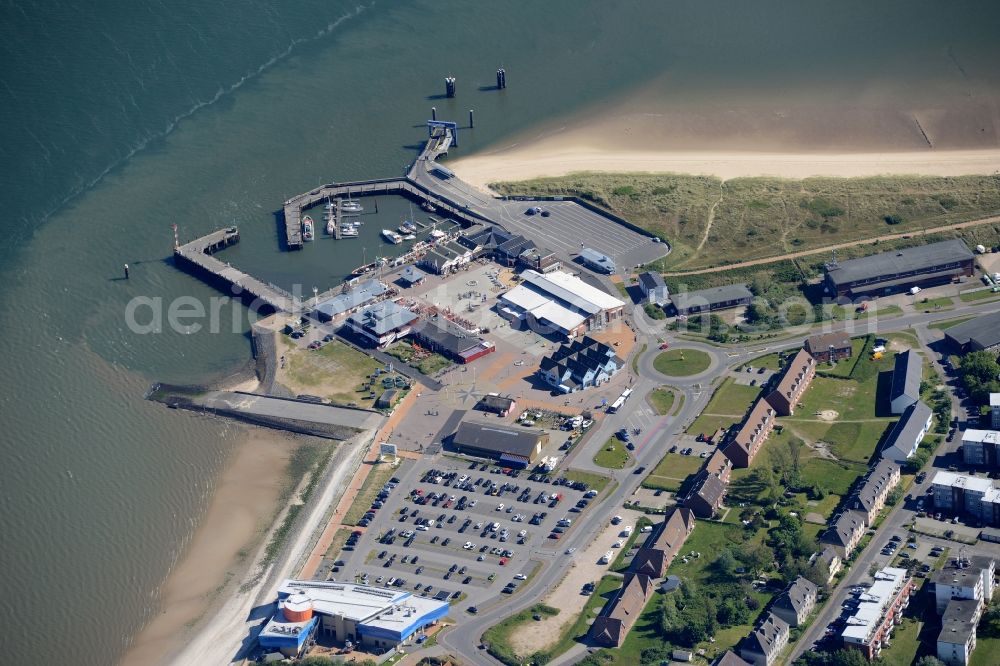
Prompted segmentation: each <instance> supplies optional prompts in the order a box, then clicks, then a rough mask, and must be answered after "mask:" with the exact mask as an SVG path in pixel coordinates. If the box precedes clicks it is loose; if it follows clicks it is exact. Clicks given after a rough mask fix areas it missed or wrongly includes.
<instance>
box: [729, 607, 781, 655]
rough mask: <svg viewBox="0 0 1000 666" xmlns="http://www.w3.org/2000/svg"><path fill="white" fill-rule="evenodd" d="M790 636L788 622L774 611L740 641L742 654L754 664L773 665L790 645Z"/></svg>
mask: <svg viewBox="0 0 1000 666" xmlns="http://www.w3.org/2000/svg"><path fill="white" fill-rule="evenodd" d="M788 637H789V628H788V623H787V622H785V621H784V620H782V619H781V618H780V617H778V616H777V615H775V614H774V613H768V614H766V615H765V616H764V619H763V620H761V622H760V623H759V624H758V625H757V626H756V628H754V630H753V631H752V632H750V634H749V635H748V636H747V637H746V638H744V639H743V641H742V642H740V656H741V657H742V658H743V659H745V660H746V661H748V662H750V663H751V664H753V665H754V666H771V664H773V663H775V662H776V661H777V660H778V657H779V656H780V655H781V651H782V650H784V649H785V646H787V645H788Z"/></svg>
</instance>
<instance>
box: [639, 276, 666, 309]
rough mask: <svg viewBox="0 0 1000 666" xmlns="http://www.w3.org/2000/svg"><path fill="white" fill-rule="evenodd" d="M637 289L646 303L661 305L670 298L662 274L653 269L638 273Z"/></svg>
mask: <svg viewBox="0 0 1000 666" xmlns="http://www.w3.org/2000/svg"><path fill="white" fill-rule="evenodd" d="M639 290H640V291H641V292H642V296H643V298H644V299H645V300H646V302H647V303H651V304H652V305H658V306H660V307H663V306H665V305H666V304H667V302H668V301H669V300H670V290H669V289H667V283H666V282H664V281H663V276H662V275H660V274H659V273H655V272H653V271H646V272H645V273H639Z"/></svg>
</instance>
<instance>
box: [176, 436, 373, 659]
mask: <svg viewBox="0 0 1000 666" xmlns="http://www.w3.org/2000/svg"><path fill="white" fill-rule="evenodd" d="M374 434H375V431H374V430H371V431H366V432H365V433H363V434H362V435H359V436H358V437H356V438H354V439H351V440H349V441H345V442H343V443H342V444H340V445H338V446H337V449H336V450H335V451H334V454H333V456H332V457H331V459H330V463H329V464H328V466H327V469H326V470H324V471H323V472H322V473H323V474H324V475H325V478H324V479H323V480H322V481H321V482H320V484H319V485H318V486H317V490H318V491H319V492H318V493H317V494H315V495H314V496H313V497H312V498H311V499H310V501H309V502H308V504H307V505H306V508H305V510H304V511H303V512H302V514H301V516H300V518H299V521H300V522H299V525H298V526H297V527H296V529H294V530H293V531H292V533H291V534H289V535H288V537H287V539H288V541H287V543H286V544H285V546H284V548H282V550H281V552H280V553H279V554H278V556H277V557H276V558H275V561H274V562H273V563H272V564H270V565H269V566H267V567H266V568H264V570H263V571H261V567H262V562H263V558H264V553H265V550H266V547H267V544H268V543H270V541H271V539H272V538H273V537H274V533H275V531H276V530H277V529H278V528H279V527H280V526H281V524H282V523H283V521H284V515H285V513H286V512H287V507H286V508H285V510H284V511H283V512H282V515H280V516H278V519H277V520H275V522H274V525H273V526H272V527H271V529H270V531H269V533H268V534H267V536H266V537H265V539H264V541H263V543H262V545H261V547H260V549H259V550H258V552H257V554H256V556H255V558H254V563H253V565H252V566H251V568H250V570H249V572H248V573H247V574H246V580H245V581H243V583H242V584H241V585H240V586H239V587H238V588H237V591H236V592H235V593H234V594H233V595H232V597H230V598H229V599H227V600H225V601H224V602H223V603H222V605H221V607H220V608H218V609H217V610H216V611H215V613H214V614H213V615H211V617H209V618H207V619H206V620H205V622H204V624H203V625H202V626H201V628H200V629H197V630H196V633H195V634H194V635H193V636H192V637H191V639H190V640H189V641H188V643H187V645H185V646H184V647H183V648H181V650H180V652H179V653H178V654H176V655H175V656H174V657H173V658H172V659H170V660H169V661H168V663H172V664H176V666H186V665H187V664H228V663H230V662H232V661H235V660H236V659H238V658H240V657H242V656H243V654H244V652H245V651H246V649H247V647H248V646H252V645H253V644H254V641H252V640H251V637H253V636H256V634H257V632H258V631H259V630H260V628H261V626H262V623H263V621H264V620H266V618H268V617H270V615H271V614H272V612H273V602H274V599H275V598H276V596H277V588H278V585H279V584H280V583H281V582H282V581H283V580H284V579H286V578H291V577H294V576H295V575H296V573H297V571H298V568H299V566H300V563H301V561H302V559H303V557H304V555H306V554H307V553H308V551H309V548H310V546H311V544H312V543H313V541H314V540H315V538H316V537H317V535H318V534H319V532H320V531H321V530H322V528H323V527H324V526H325V525H326V519H327V517H328V513H329V511H330V510H331V507H333V506H334V505H335V503H336V502H338V501H339V500H340V496H341V495H342V494H343V493H344V491H345V490H346V489H347V487H348V486H349V485H350V482H351V478H352V477H353V476H354V474H355V473H356V472H357V470H358V467H360V465H361V461H362V459H363V458H364V455H365V452H366V451H367V450H368V448H369V446H370V445H371V442H372V439H373V437H374Z"/></svg>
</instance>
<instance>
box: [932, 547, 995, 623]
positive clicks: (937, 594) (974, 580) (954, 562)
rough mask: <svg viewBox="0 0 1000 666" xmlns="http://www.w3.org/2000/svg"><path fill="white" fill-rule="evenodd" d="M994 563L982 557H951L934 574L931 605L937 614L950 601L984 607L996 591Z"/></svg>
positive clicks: (991, 559) (988, 558)
mask: <svg viewBox="0 0 1000 666" xmlns="http://www.w3.org/2000/svg"><path fill="white" fill-rule="evenodd" d="M995 576H996V560H995V559H994V558H992V557H985V556H982V555H972V556H969V555H960V556H958V557H953V558H951V559H949V560H948V562H947V563H945V566H943V567H941V570H940V571H938V572H937V573H935V574H934V577H933V578H932V579H931V580H932V581H933V582H934V602H935V607H936V609H937V612H938V614H941V613H943V612H944V610H945V607H946V606H947V605H948V602H949V601H951V600H952V599H971V600H973V601H975V602H976V603H977V604H979V605H980V606H986V605H988V604H989V603H990V600H991V599H992V598H993V591H994V590H995V589H996V584H995Z"/></svg>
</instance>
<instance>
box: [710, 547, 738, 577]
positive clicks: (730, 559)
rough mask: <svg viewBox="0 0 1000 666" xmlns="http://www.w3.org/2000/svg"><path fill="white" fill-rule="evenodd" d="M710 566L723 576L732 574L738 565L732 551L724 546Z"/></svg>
mask: <svg viewBox="0 0 1000 666" xmlns="http://www.w3.org/2000/svg"><path fill="white" fill-rule="evenodd" d="M712 566H713V567H714V568H715V570H716V571H718V572H719V573H720V574H722V575H723V576H732V575H733V573H734V572H735V571H736V567H737V566H739V562H737V560H736V557H734V556H733V551H731V550H729V549H728V548H724V549H723V550H722V552H721V553H719V556H718V557H717V558H715V562H713V563H712Z"/></svg>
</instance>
